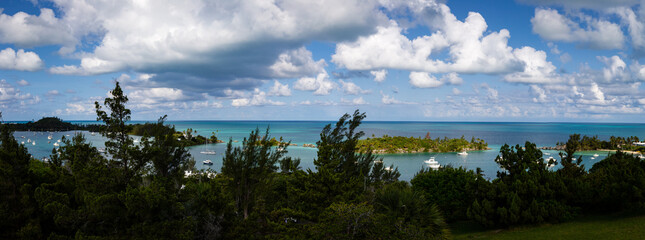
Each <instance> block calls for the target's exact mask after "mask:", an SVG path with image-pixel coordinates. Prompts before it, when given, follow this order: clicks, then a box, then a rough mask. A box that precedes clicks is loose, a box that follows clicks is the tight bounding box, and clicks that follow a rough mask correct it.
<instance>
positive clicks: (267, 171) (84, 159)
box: [0, 83, 645, 239]
mask: <svg viewBox="0 0 645 240" xmlns="http://www.w3.org/2000/svg"><path fill="white" fill-rule="evenodd" d="M111 96H112V97H111V98H106V99H105V101H104V103H103V105H100V104H99V103H98V102H97V103H96V112H97V116H98V117H97V118H98V119H99V120H101V121H103V122H104V125H102V127H101V130H100V132H101V134H102V135H103V136H104V137H106V138H107V139H108V141H107V142H106V148H107V149H106V150H107V152H108V153H109V154H107V155H106V154H101V153H99V151H98V150H97V149H96V147H94V146H92V145H91V144H89V143H87V141H86V139H85V138H84V137H83V135H80V134H79V135H76V136H74V137H73V138H72V139H65V140H64V142H63V144H62V145H61V147H60V148H59V149H57V150H55V151H54V152H53V153H52V155H51V160H50V161H49V162H42V161H39V160H35V159H33V158H31V156H30V155H29V154H28V152H27V149H26V148H25V147H24V146H23V145H21V144H18V142H16V140H15V139H14V138H13V136H12V133H11V129H10V128H9V127H8V126H7V125H6V124H0V239H44V238H47V239H72V238H79V239H86V238H88V239H437V238H438V239H443V238H449V237H450V231H449V230H448V227H447V225H446V221H449V222H450V221H459V220H464V219H470V220H473V221H475V222H478V223H480V224H481V225H483V226H486V227H507V226H515V225H524V224H539V223H545V222H549V223H554V222H560V221H563V220H567V219H569V218H571V217H573V216H575V215H577V214H581V213H597V212H601V213H602V212H607V211H624V210H629V211H632V212H638V211H641V210H643V209H644V208H645V204H644V203H645V162H644V161H643V160H641V159H639V158H638V157H634V156H632V155H629V154H626V153H624V152H620V151H619V152H617V153H616V154H613V155H610V156H608V157H607V158H606V159H604V160H602V161H600V162H598V163H597V164H595V165H594V166H593V167H592V168H591V169H590V170H589V171H585V168H584V167H583V166H582V165H581V162H582V158H581V157H580V156H578V157H577V158H574V154H575V151H576V150H577V149H578V148H577V146H578V144H580V143H579V141H578V138H576V137H575V136H572V137H571V138H570V139H569V141H568V142H567V144H566V145H567V147H566V149H565V150H564V152H563V153H561V154H560V158H561V160H560V164H562V168H560V169H558V170H557V171H552V170H549V168H548V164H552V163H553V162H545V160H544V159H543V158H542V153H541V151H540V150H539V149H537V148H536V146H535V144H532V143H530V142H527V143H526V144H524V146H520V145H516V146H514V147H510V146H508V145H505V146H503V147H502V149H501V151H500V156H498V157H497V158H496V159H495V161H496V162H497V163H498V164H499V165H500V166H501V167H502V168H503V169H504V171H500V172H498V173H497V178H495V179H493V180H487V179H486V178H484V177H483V173H482V172H481V171H479V170H477V171H472V170H466V169H463V168H456V169H455V168H451V167H447V168H443V169H439V170H422V171H421V172H419V174H417V175H416V176H415V177H414V179H413V180H412V181H411V182H410V183H408V182H403V181H398V177H399V175H400V174H399V173H398V170H397V169H394V170H386V168H385V167H384V166H383V163H382V161H380V160H381V159H380V158H378V157H377V156H376V155H374V154H373V153H372V152H370V151H367V152H360V151H359V152H357V150H358V143H359V141H360V140H359V139H360V138H361V137H363V132H360V131H357V130H356V129H357V128H358V126H359V125H360V124H361V122H362V120H363V119H364V118H365V114H364V113H360V112H359V111H358V110H357V111H356V112H354V114H353V115H349V114H345V115H344V116H342V117H341V118H340V119H339V121H338V122H337V123H336V124H335V125H331V124H330V125H327V126H326V127H325V128H324V129H323V130H322V131H321V134H320V140H319V141H318V142H317V146H318V153H317V157H316V159H315V160H314V165H315V169H314V170H312V169H307V170H302V169H301V168H300V166H299V163H300V159H293V158H290V157H288V156H287V155H286V154H287V147H288V144H287V143H284V142H280V143H278V147H277V148H276V147H272V143H271V142H272V141H271V136H270V135H269V131H268V130H267V131H266V132H265V133H264V134H260V131H259V130H257V129H256V130H255V131H252V132H251V133H250V135H249V137H248V138H245V139H244V141H243V142H242V146H239V147H233V144H232V140H229V142H228V145H227V149H226V152H225V156H224V160H223V166H222V171H221V173H218V174H215V173H213V172H204V171H196V170H195V168H194V164H195V163H194V160H193V159H192V158H191V156H190V154H189V153H188V151H187V150H186V148H185V145H184V144H182V143H181V140H180V139H179V140H178V138H177V136H176V134H177V132H176V131H175V129H174V128H173V127H169V126H166V125H165V122H164V121H165V117H161V118H160V119H159V121H158V122H157V123H154V124H149V125H147V127H146V128H147V129H148V130H147V131H144V132H143V134H144V135H143V138H142V140H141V144H139V145H135V144H133V139H132V138H131V136H130V135H129V133H131V132H132V131H133V130H132V125H129V124H127V122H128V121H129V120H130V110H128V109H127V108H126V103H127V102H128V98H127V96H125V95H124V94H123V91H122V90H121V88H120V86H119V84H118V83H117V84H116V87H115V89H114V90H112V91H111ZM106 156H109V157H106ZM550 161H553V160H550ZM391 167H392V166H390V168H391Z"/></svg>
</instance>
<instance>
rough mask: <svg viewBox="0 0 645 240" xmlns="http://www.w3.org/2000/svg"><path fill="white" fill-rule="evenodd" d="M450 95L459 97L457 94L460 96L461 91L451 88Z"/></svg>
mask: <svg viewBox="0 0 645 240" xmlns="http://www.w3.org/2000/svg"><path fill="white" fill-rule="evenodd" d="M452 94H454V95H459V94H461V91H459V89H457V88H452Z"/></svg>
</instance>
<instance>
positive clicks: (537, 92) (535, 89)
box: [531, 85, 547, 103]
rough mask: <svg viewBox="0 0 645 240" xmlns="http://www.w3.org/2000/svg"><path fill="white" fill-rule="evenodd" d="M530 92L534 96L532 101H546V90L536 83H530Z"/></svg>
mask: <svg viewBox="0 0 645 240" xmlns="http://www.w3.org/2000/svg"><path fill="white" fill-rule="evenodd" d="M531 93H532V94H533V95H534V96H535V97H534V98H533V102H540V103H543V102H546V100H547V99H546V91H545V90H544V89H543V88H540V87H539V86H538V85H531Z"/></svg>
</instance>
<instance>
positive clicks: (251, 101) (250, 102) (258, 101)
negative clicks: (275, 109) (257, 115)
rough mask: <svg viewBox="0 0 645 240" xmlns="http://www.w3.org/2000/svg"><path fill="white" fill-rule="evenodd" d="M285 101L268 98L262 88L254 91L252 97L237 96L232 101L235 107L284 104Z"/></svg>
mask: <svg viewBox="0 0 645 240" xmlns="http://www.w3.org/2000/svg"><path fill="white" fill-rule="evenodd" d="M284 104H285V103H284V102H280V101H273V100H270V99H267V94H266V93H265V92H263V91H260V89H257V88H256V89H255V90H254V91H253V96H251V97H250V98H237V99H233V100H232V101H231V106H233V107H248V106H263V105H284Z"/></svg>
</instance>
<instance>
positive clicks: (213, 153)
mask: <svg viewBox="0 0 645 240" xmlns="http://www.w3.org/2000/svg"><path fill="white" fill-rule="evenodd" d="M199 153H201V154H204V155H215V154H217V153H216V152H215V151H201V152H199Z"/></svg>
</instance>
